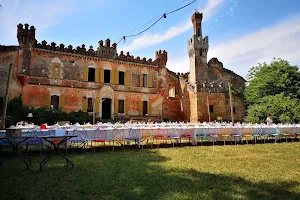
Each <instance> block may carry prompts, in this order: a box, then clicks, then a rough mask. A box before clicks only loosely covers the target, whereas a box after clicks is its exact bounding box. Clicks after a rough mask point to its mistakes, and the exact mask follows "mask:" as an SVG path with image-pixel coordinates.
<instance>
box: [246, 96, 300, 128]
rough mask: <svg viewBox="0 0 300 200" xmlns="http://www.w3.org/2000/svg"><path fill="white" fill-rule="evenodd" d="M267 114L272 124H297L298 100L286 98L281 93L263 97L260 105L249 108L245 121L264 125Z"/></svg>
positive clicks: (299, 107) (299, 109)
mask: <svg viewBox="0 0 300 200" xmlns="http://www.w3.org/2000/svg"><path fill="white" fill-rule="evenodd" d="M268 114H271V115H272V119H273V122H274V123H299V122H300V100H299V99H295V98H291V97H286V96H285V94H283V93H281V94H277V95H275V96H266V97H263V98H262V99H260V103H256V104H253V105H250V106H249V108H248V115H247V121H249V122H252V123H264V122H265V119H266V117H267V115H268Z"/></svg>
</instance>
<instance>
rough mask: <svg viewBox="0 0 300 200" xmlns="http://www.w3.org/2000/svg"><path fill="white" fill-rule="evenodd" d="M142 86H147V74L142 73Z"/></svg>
mask: <svg viewBox="0 0 300 200" xmlns="http://www.w3.org/2000/svg"><path fill="white" fill-rule="evenodd" d="M143 87H148V77H147V74H143Z"/></svg>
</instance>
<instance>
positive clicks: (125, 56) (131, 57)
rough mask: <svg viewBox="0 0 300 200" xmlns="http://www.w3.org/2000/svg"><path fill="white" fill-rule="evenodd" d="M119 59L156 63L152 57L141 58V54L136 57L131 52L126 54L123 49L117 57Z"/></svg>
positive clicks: (148, 63)
mask: <svg viewBox="0 0 300 200" xmlns="http://www.w3.org/2000/svg"><path fill="white" fill-rule="evenodd" d="M116 59H117V60H122V61H127V62H133V63H139V64H147V65H156V62H155V61H152V58H149V59H148V60H147V58H145V57H144V58H142V59H141V58H140V57H139V56H138V57H136V58H134V56H133V55H130V53H129V52H127V53H126V54H124V52H123V51H121V52H120V54H119V55H118V56H117V57H116Z"/></svg>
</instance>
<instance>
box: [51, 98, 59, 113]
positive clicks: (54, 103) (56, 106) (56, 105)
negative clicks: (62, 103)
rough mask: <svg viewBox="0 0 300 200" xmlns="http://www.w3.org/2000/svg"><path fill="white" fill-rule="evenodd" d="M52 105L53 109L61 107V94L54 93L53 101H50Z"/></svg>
mask: <svg viewBox="0 0 300 200" xmlns="http://www.w3.org/2000/svg"><path fill="white" fill-rule="evenodd" d="M50 105H51V106H50V107H51V109H53V110H57V109H58V107H59V96H57V95H52V96H51V103H50Z"/></svg>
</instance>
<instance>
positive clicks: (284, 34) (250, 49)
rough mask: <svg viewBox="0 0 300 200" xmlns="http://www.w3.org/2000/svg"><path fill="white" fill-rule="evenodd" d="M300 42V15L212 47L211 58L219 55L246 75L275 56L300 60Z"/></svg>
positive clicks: (233, 67) (237, 70)
mask: <svg viewBox="0 0 300 200" xmlns="http://www.w3.org/2000/svg"><path fill="white" fill-rule="evenodd" d="M299 44H300V15H298V16H295V17H293V18H289V19H288V20H285V21H283V22H281V23H279V24H276V25H273V26H270V27H267V28H264V29H261V30H259V31H257V32H254V33H250V34H248V35H246V36H243V37H241V38H238V39H235V40H232V41H229V42H225V43H223V44H219V45H217V46H215V47H212V48H211V49H210V50H209V56H208V57H209V58H211V57H218V59H219V60H220V61H221V62H223V64H224V66H225V67H226V68H229V69H231V70H233V71H236V72H237V73H238V74H240V75H242V76H246V74H247V72H248V70H249V69H250V67H252V66H254V65H255V64H257V63H258V62H269V61H271V60H272V59H273V58H274V57H280V58H283V59H287V60H289V61H290V62H291V63H300V53H299V51H300V50H299Z"/></svg>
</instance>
